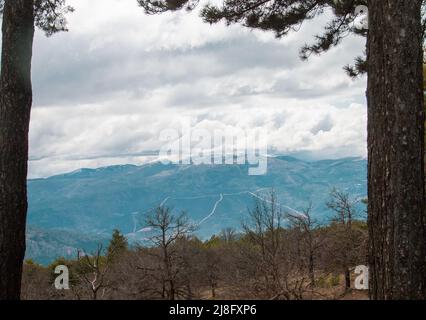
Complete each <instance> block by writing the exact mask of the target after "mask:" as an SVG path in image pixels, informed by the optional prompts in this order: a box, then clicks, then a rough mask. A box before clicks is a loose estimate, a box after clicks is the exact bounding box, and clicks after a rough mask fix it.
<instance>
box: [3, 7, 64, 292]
mask: <svg viewBox="0 0 426 320" xmlns="http://www.w3.org/2000/svg"><path fill="white" fill-rule="evenodd" d="M69 11H72V8H70V7H67V6H66V5H65V0H0V14H1V15H2V18H3V19H2V20H3V26H2V28H3V29H2V30H3V32H2V37H3V38H2V55H1V75H0V221H1V223H0V300H4V299H6V300H17V299H19V298H20V287H21V277H22V265H23V260H24V255H25V226H26V215H27V206H28V204H27V169H28V131H29V123H30V112H31V106H32V84H31V60H32V46H33V38H34V29H35V26H37V27H39V28H40V29H42V30H43V31H44V32H45V33H46V34H47V35H52V34H53V33H55V32H58V31H64V30H66V28H65V25H66V21H65V18H64V14H66V13H67V12H69Z"/></svg>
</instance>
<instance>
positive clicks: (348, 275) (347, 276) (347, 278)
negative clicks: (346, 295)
mask: <svg viewBox="0 0 426 320" xmlns="http://www.w3.org/2000/svg"><path fill="white" fill-rule="evenodd" d="M350 288H351V271H350V270H349V269H348V268H346V269H345V290H346V291H348V290H349V289H350Z"/></svg>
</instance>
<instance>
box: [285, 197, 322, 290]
mask: <svg viewBox="0 0 426 320" xmlns="http://www.w3.org/2000/svg"><path fill="white" fill-rule="evenodd" d="M311 212H312V203H310V204H309V206H308V207H307V208H306V209H305V210H303V212H302V213H300V214H297V213H287V219H288V221H289V224H290V230H292V231H294V232H295V233H296V239H295V240H296V242H297V245H298V246H299V248H300V247H301V250H300V251H301V253H302V256H303V257H304V260H305V261H304V264H305V265H307V270H308V274H309V280H310V285H311V287H314V286H315V271H316V270H315V266H316V259H317V255H318V251H319V250H320V249H321V248H322V247H323V240H324V239H323V237H322V236H321V233H320V224H319V222H318V221H317V220H316V219H314V218H313V217H312V213H311Z"/></svg>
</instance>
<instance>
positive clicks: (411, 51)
mask: <svg viewBox="0 0 426 320" xmlns="http://www.w3.org/2000/svg"><path fill="white" fill-rule="evenodd" d="M421 3H422V0H370V1H369V14H370V18H369V35H368V46H367V47H368V90H367V97H368V155H369V168H368V173H369V178H368V189H369V190H368V200H369V201H368V212H369V218H368V220H369V221H368V223H369V238H370V243H369V265H370V280H371V282H370V294H371V298H373V299H415V298H425V276H426V270H425V244H426V238H425V215H424V183H423V182H424V181H423V178H424V167H423V157H424V153H423V152H424V136H423V134H424V109H423V92H422V40H421V32H422V28H421V23H420V7H421Z"/></svg>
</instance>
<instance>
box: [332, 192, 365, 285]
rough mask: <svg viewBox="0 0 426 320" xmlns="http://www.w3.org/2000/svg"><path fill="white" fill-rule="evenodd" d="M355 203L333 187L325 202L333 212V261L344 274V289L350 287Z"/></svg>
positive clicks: (355, 201) (355, 214)
mask: <svg viewBox="0 0 426 320" xmlns="http://www.w3.org/2000/svg"><path fill="white" fill-rule="evenodd" d="M357 203H358V201H357V200H353V199H351V197H350V196H349V194H348V193H345V192H342V191H339V190H337V189H335V188H333V190H332V191H331V192H330V200H329V201H328V202H327V207H328V208H329V209H331V210H332V211H333V212H334V215H333V217H332V219H331V220H332V223H333V224H334V226H335V237H334V248H335V255H336V257H335V261H336V263H337V264H338V265H340V267H341V268H342V271H343V272H344V274H345V289H346V290H349V289H350V287H351V267H352V266H351V263H352V262H353V255H352V253H353V247H354V245H355V232H354V229H353V227H352V224H353V221H354V219H355V218H356V217H357V216H358V212H357V210H356V205H357Z"/></svg>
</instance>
